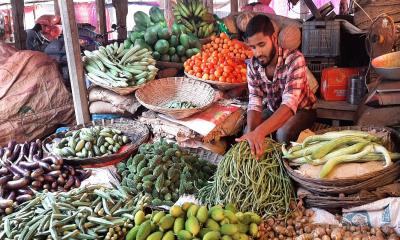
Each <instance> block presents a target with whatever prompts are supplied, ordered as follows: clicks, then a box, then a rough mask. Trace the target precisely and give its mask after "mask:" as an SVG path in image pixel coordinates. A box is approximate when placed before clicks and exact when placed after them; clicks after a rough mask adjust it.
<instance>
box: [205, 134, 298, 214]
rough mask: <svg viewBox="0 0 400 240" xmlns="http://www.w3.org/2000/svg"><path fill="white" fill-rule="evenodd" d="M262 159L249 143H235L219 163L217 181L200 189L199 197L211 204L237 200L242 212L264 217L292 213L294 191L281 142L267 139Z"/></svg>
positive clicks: (235, 201)
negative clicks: (286, 168) (284, 165)
mask: <svg viewBox="0 0 400 240" xmlns="http://www.w3.org/2000/svg"><path fill="white" fill-rule="evenodd" d="M266 144H267V146H268V148H267V149H266V150H265V153H264V156H263V158H262V159H261V160H259V161H258V160H257V159H256V158H255V157H254V156H253V155H252V154H251V151H250V147H249V145H248V143H247V142H241V143H238V144H235V145H234V146H233V147H232V148H231V150H230V151H229V152H228V153H227V154H226V155H225V156H224V158H223V159H222V161H221V162H220V163H219V165H218V168H217V171H216V173H215V175H214V177H213V180H212V181H211V182H209V183H208V184H207V185H206V186H205V187H203V188H202V189H200V190H199V193H198V198H199V199H200V200H201V201H202V202H203V203H204V204H208V205H210V206H211V205H216V204H227V203H234V204H235V205H236V206H237V207H238V209H239V210H240V211H242V212H246V211H254V212H257V213H259V214H260V215H264V217H269V216H272V215H277V214H288V213H289V210H290V208H289V204H290V200H291V199H294V190H293V187H292V184H291V181H290V179H289V178H288V176H287V174H286V172H285V170H284V167H283V163H282V160H281V151H280V145H279V144H278V143H276V142H274V141H273V140H271V139H267V140H266Z"/></svg>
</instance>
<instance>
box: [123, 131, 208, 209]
mask: <svg viewBox="0 0 400 240" xmlns="http://www.w3.org/2000/svg"><path fill="white" fill-rule="evenodd" d="M117 170H118V173H119V174H120V175H121V176H122V183H121V184H122V185H123V186H127V187H128V188H130V189H131V190H132V192H133V193H135V194H137V193H144V194H145V193H147V194H148V195H151V198H152V204H153V205H154V206H160V205H168V206H171V205H173V203H174V202H176V201H177V200H178V199H179V196H181V195H183V194H185V193H187V194H192V193H195V192H196V190H197V188H201V187H202V186H204V185H205V184H206V183H207V181H208V180H209V179H210V177H211V176H212V175H213V174H214V170H215V166H214V165H212V164H211V163H208V162H207V161H205V160H200V159H199V157H198V156H196V155H194V154H189V153H187V152H186V151H184V150H182V149H180V148H179V147H178V146H177V145H176V144H172V143H167V142H166V141H165V140H163V139H161V140H160V141H158V142H156V143H153V144H144V145H142V146H140V148H139V152H138V154H136V155H135V156H133V157H131V158H129V159H128V160H127V161H126V162H122V163H119V164H118V165H117Z"/></svg>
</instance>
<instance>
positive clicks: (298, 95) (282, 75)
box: [247, 48, 316, 113]
mask: <svg viewBox="0 0 400 240" xmlns="http://www.w3.org/2000/svg"><path fill="white" fill-rule="evenodd" d="M247 80H248V85H249V105H248V108H247V110H248V111H250V110H253V111H257V112H262V111H263V100H264V97H265V98H266V102H267V107H268V108H269V109H270V110H271V111H272V112H275V111H276V110H277V109H278V108H279V107H280V106H281V104H284V105H286V106H288V107H289V108H290V109H292V111H293V113H296V111H297V109H311V108H312V106H313V104H314V103H315V102H316V97H315V95H314V93H313V92H312V91H311V90H310V86H309V84H308V81H307V75H306V62H305V59H304V56H303V54H302V53H301V52H299V51H297V50H294V51H289V50H283V49H282V48H279V49H278V63H277V66H276V69H275V73H274V77H273V79H272V81H271V80H269V79H268V77H267V75H266V73H265V68H264V67H262V66H261V65H260V64H259V63H258V61H256V59H255V58H252V59H249V60H248V61H247Z"/></svg>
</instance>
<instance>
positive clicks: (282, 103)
mask: <svg viewBox="0 0 400 240" xmlns="http://www.w3.org/2000/svg"><path fill="white" fill-rule="evenodd" d="M245 38H246V42H247V44H248V45H249V46H250V48H251V49H252V50H253V53H254V57H253V58H252V59H250V60H249V61H248V62H247V81H248V87H249V104H248V109H247V128H246V130H245V134H244V135H243V136H242V137H240V138H238V139H236V140H237V141H248V143H249V145H250V148H251V151H252V153H253V154H255V155H256V156H257V157H260V156H261V155H262V154H263V152H264V149H265V147H266V146H265V143H264V140H265V137H267V136H269V135H270V134H271V133H275V132H276V139H277V141H279V142H286V143H287V142H289V141H295V140H296V139H297V137H298V135H299V133H300V132H301V131H302V130H304V129H307V128H310V127H311V126H312V125H313V123H314V120H315V117H316V113H315V110H313V109H312V107H313V105H314V103H315V101H316V97H315V95H314V93H313V92H312V91H311V89H310V86H309V84H308V81H307V76H306V62H305V59H304V56H303V54H302V53H301V52H299V51H298V50H288V49H282V48H281V47H280V46H279V45H278V41H277V33H276V32H275V30H274V26H273V24H272V22H271V20H270V19H269V18H268V17H267V16H265V15H257V16H254V17H253V18H252V19H251V20H250V21H249V23H248V25H247V27H246V32H245Z"/></svg>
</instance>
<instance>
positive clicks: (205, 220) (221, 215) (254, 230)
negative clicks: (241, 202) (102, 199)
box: [126, 203, 261, 240]
mask: <svg viewBox="0 0 400 240" xmlns="http://www.w3.org/2000/svg"><path fill="white" fill-rule="evenodd" d="M259 223H261V217H260V216H258V215H257V214H256V213H252V212H246V213H242V212H237V211H236V208H235V207H234V206H233V205H231V204H228V205H227V206H226V207H225V208H223V207H222V206H220V205H217V206H213V207H211V208H207V207H206V206H199V205H196V204H192V203H184V204H183V205H182V207H180V206H178V205H174V206H172V207H171V209H170V211H169V214H166V213H165V212H157V211H155V212H153V213H152V214H148V215H145V214H144V212H142V211H138V212H137V214H136V215H135V227H134V228H133V229H132V230H131V231H129V233H128V235H127V237H126V240H135V239H136V240H145V239H147V240H160V239H164V240H174V239H180V240H190V239H203V240H215V239H223V240H231V239H242V240H250V239H252V238H257V237H258V224H259Z"/></svg>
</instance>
